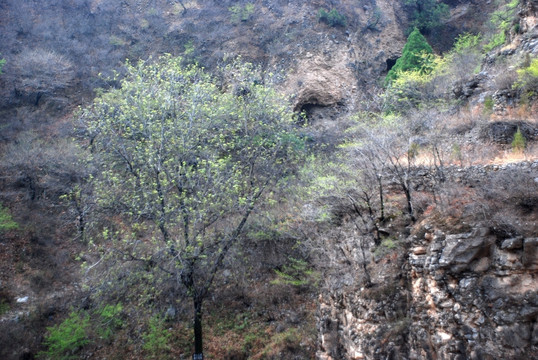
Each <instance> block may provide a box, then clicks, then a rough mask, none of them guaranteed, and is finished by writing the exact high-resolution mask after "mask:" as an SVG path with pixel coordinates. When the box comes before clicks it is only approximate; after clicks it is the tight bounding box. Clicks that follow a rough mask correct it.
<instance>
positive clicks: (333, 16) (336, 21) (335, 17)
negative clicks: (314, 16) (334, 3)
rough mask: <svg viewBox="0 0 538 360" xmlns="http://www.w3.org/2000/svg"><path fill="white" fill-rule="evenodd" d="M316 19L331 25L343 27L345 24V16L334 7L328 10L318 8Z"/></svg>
mask: <svg viewBox="0 0 538 360" xmlns="http://www.w3.org/2000/svg"><path fill="white" fill-rule="evenodd" d="M318 19H319V20H320V21H323V22H324V23H327V24H328V25H330V26H332V27H336V26H342V27H345V26H346V25H347V21H346V17H345V16H344V15H342V14H340V13H339V12H338V11H337V10H336V9H332V10H331V11H329V12H327V11H326V10H324V9H319V12H318Z"/></svg>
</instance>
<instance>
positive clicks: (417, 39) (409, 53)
mask: <svg viewBox="0 0 538 360" xmlns="http://www.w3.org/2000/svg"><path fill="white" fill-rule="evenodd" d="M432 53H433V49H432V47H431V46H430V44H428V42H427V41H426V39H425V38H424V36H422V34H421V33H420V31H419V29H418V28H415V29H414V30H413V31H412V32H411V34H409V37H408V38H407V42H406V44H405V45H404V48H403V50H402V56H401V57H400V58H399V59H398V60H396V64H394V66H393V67H392V69H390V71H389V72H388V74H387V76H386V78H385V84H387V85H388V84H390V83H391V82H392V81H393V80H395V79H397V78H398V76H399V73H400V72H406V71H415V70H419V71H420V70H424V71H427V68H425V67H426V66H427V65H428V63H427V58H426V57H425V56H424V54H432Z"/></svg>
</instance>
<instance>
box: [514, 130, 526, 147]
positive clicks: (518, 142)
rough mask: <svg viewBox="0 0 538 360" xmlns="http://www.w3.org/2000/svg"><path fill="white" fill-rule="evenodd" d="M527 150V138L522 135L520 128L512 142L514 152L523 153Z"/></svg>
mask: <svg viewBox="0 0 538 360" xmlns="http://www.w3.org/2000/svg"><path fill="white" fill-rule="evenodd" d="M523 150H525V137H524V136H523V134H521V130H520V129H519V127H518V128H517V131H516V133H515V134H514V140H512V151H514V152H518V153H521V152H523Z"/></svg>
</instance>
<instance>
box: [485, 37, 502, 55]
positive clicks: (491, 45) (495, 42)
mask: <svg viewBox="0 0 538 360" xmlns="http://www.w3.org/2000/svg"><path fill="white" fill-rule="evenodd" d="M505 42H506V34H505V33H504V32H500V33H497V34H495V35H493V37H492V38H491V40H490V41H489V42H488V43H487V44H486V45H484V51H485V52H489V51H491V50H493V49H495V48H496V47H499V46H501V45H503V44H504V43H505Z"/></svg>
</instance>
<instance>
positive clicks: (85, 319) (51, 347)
mask: <svg viewBox="0 0 538 360" xmlns="http://www.w3.org/2000/svg"><path fill="white" fill-rule="evenodd" d="M89 323H90V317H89V315H88V314H84V313H81V312H75V311H72V312H71V314H69V317H68V318H67V319H65V320H64V321H63V322H62V323H61V324H59V325H55V326H52V327H49V328H47V330H48V332H49V334H48V336H46V337H45V340H44V341H43V343H44V344H45V346H46V347H47V348H48V350H47V351H42V352H40V353H39V354H38V357H39V358H42V359H54V360H67V359H76V358H78V356H75V353H76V352H77V351H78V350H79V349H80V348H81V347H83V346H84V345H86V344H88V343H89V339H88V336H87V329H88V326H89Z"/></svg>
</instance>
